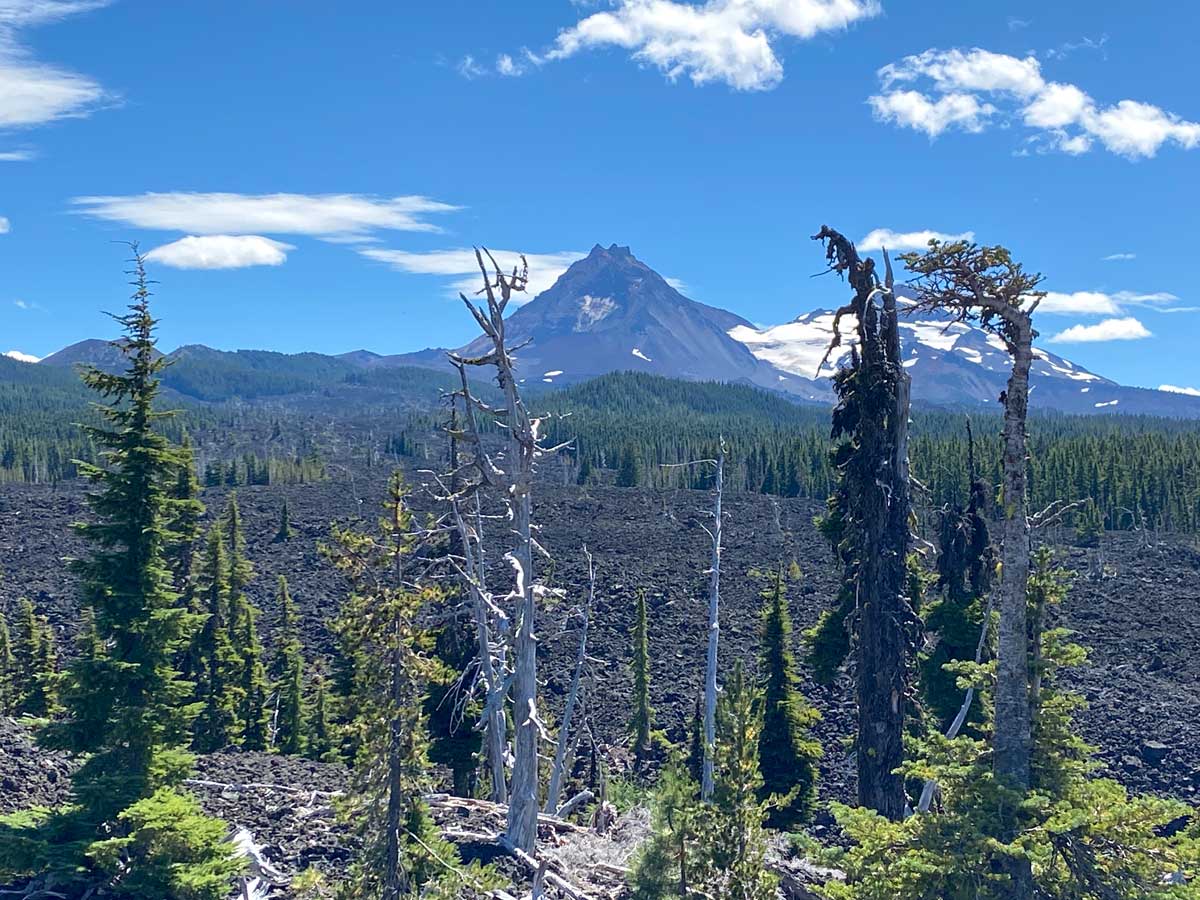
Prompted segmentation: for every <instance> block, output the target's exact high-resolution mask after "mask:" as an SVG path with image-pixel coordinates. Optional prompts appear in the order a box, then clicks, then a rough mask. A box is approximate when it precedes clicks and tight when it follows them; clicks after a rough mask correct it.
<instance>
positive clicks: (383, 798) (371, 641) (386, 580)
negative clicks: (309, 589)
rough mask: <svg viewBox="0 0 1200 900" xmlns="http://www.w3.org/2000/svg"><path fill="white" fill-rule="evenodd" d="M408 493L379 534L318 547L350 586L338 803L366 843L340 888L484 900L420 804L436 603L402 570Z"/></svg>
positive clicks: (392, 500) (349, 536)
mask: <svg viewBox="0 0 1200 900" xmlns="http://www.w3.org/2000/svg"><path fill="white" fill-rule="evenodd" d="M407 494H408V489H407V487H406V486H405V484H404V480H403V478H402V476H401V475H400V473H398V472H397V473H396V474H395V475H394V476H393V477H392V479H391V481H390V482H389V485H388V495H387V499H386V501H385V503H384V509H385V515H384V517H383V518H382V519H381V520H380V523H379V534H378V535H374V534H365V533H359V532H355V531H353V530H351V529H348V528H340V527H335V528H334V544H333V546H331V547H329V548H325V550H326V553H327V554H328V555H329V556H330V558H331V559H332V560H333V561H334V563H335V565H337V567H338V568H339V569H340V570H341V571H343V572H344V573H345V574H346V575H347V577H348V578H349V579H350V581H351V584H352V585H353V593H352V594H351V595H350V597H349V598H348V599H347V600H346V602H345V604H344V605H343V607H342V612H341V614H340V615H339V617H338V620H337V623H336V628H337V631H338V634H339V636H340V638H341V640H342V644H343V646H344V647H345V648H347V650H348V651H349V652H350V653H351V654H352V655H353V656H354V659H355V677H354V684H353V702H354V706H353V708H354V710H355V716H356V719H355V723H354V724H355V728H356V730H357V731H358V732H359V734H360V735H361V745H360V747H359V751H358V755H357V757H356V759H355V761H354V767H353V773H352V786H351V790H350V795H349V797H348V799H347V803H346V806H345V813H346V816H347V819H348V821H349V822H350V823H352V825H353V826H354V828H355V830H356V831H357V833H358V834H359V835H360V837H361V838H362V840H363V849H362V852H361V854H360V856H359V859H358V860H357V861H356V863H355V864H354V865H353V866H352V867H351V871H350V873H349V877H348V885H347V888H346V891H345V896H346V897H347V898H353V900H360V898H361V900H377V898H382V900H397V898H401V897H409V896H414V895H420V896H423V897H424V896H445V897H447V898H449V897H464V898H467V897H474V896H485V895H486V892H487V891H488V890H489V889H490V887H491V886H492V883H491V880H490V877H489V876H488V874H487V873H485V872H483V871H482V870H481V869H480V868H479V867H478V866H477V865H473V866H471V867H469V868H464V867H462V866H461V863H460V862H459V860H458V854H457V851H456V850H455V849H454V848H453V846H452V845H450V844H448V843H447V842H446V841H445V840H444V839H443V838H442V837H441V835H440V833H439V832H438V831H437V829H436V827H435V826H434V825H433V823H432V820H431V819H430V817H429V812H428V809H427V807H426V805H425V801H424V798H423V793H424V792H425V791H426V790H428V787H429V770H430V765H429V760H428V756H427V750H428V736H427V732H426V725H425V720H424V715H423V710H422V696H423V693H424V691H425V688H426V685H427V684H428V681H429V679H430V677H431V676H433V675H434V674H435V672H436V669H437V662H436V660H434V659H432V658H431V657H430V656H428V655H427V653H426V652H425V650H424V649H423V643H424V641H423V635H422V632H421V627H420V624H419V619H420V615H421V611H422V610H423V609H424V608H426V607H427V606H429V605H432V604H436V603H439V602H440V601H441V599H442V598H441V592H440V591H439V590H438V589H436V588H434V587H430V586H425V585H420V584H417V583H415V582H414V581H413V580H412V579H411V578H410V577H409V576H408V574H407V572H406V570H405V564H406V562H407V560H408V558H409V557H410V556H411V555H412V554H413V553H414V552H415V551H416V549H417V540H416V536H415V534H414V528H413V517H412V513H411V512H410V511H409V509H408V506H407V499H406V498H407ZM452 891H453V893H452Z"/></svg>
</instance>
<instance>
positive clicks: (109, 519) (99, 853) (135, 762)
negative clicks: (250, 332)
mask: <svg viewBox="0 0 1200 900" xmlns="http://www.w3.org/2000/svg"><path fill="white" fill-rule="evenodd" d="M133 274H134V281H133V284H134V286H135V293H134V294H133V299H132V302H131V303H130V306H129V308H128V311H127V313H126V314H125V315H122V316H117V317H116V319H117V321H118V322H119V323H120V324H121V325H122V326H123V327H124V329H125V337H124V338H123V339H121V340H119V341H117V342H115V343H114V345H113V346H114V347H115V348H116V349H117V350H118V351H119V352H120V353H121V355H122V356H123V357H124V359H125V363H126V368H125V370H124V371H123V372H109V371H102V370H100V369H96V368H91V369H87V370H85V371H84V372H83V376H82V377H83V380H84V382H85V383H86V384H87V385H88V386H89V387H90V388H92V389H93V390H95V391H96V392H97V393H99V394H100V395H101V397H102V398H103V399H104V401H105V404H104V405H103V406H101V407H100V408H99V411H100V415H101V420H102V421H101V423H100V424H98V425H92V426H85V427H86V430H87V433H88V436H89V437H90V438H91V440H92V441H93V443H94V444H96V445H97V446H98V447H99V448H100V460H101V463H100V464H99V465H91V464H86V463H78V465H79V467H80V471H81V472H82V473H83V474H84V475H85V477H87V478H88V479H89V480H90V481H91V482H92V483H93V484H94V485H95V486H96V487H95V490H94V491H92V492H91V493H89V495H88V498H87V499H88V505H89V506H90V507H91V510H92V513H93V516H92V519H91V521H88V522H85V523H79V524H78V525H76V529H77V530H78V532H79V534H80V535H81V536H82V537H83V538H84V539H85V540H86V541H89V542H90V543H91V544H92V545H93V547H94V551H93V553H92V554H91V555H90V556H88V557H87V558H84V559H79V560H77V561H75V562H74V563H73V564H72V568H73V569H74V571H75V572H76V573H77V574H78V576H79V578H80V582H81V586H82V594H83V598H82V599H83V603H84V605H85V606H87V607H90V608H91V610H92V612H93V614H94V629H95V639H94V641H92V647H93V648H94V651H95V652H86V653H81V654H79V655H77V656H76V657H75V659H74V660H73V662H72V664H71V666H70V668H69V670H68V672H67V674H66V677H65V679H64V684H63V691H62V700H63V706H64V709H63V713H62V715H61V716H59V717H58V718H56V720H55V721H53V722H52V723H51V724H50V725H49V726H48V727H47V728H46V729H44V730H43V732H42V733H41V736H40V737H41V740H42V742H43V743H44V744H45V745H47V746H49V747H53V748H57V749H63V750H67V751H70V752H72V753H75V754H79V755H80V756H81V757H82V764H81V765H80V766H79V767H78V768H77V769H76V770H75V772H74V774H73V775H72V779H71V788H72V802H71V805H70V806H68V807H66V808H64V809H63V810H61V811H59V812H58V813H55V814H45V813H41V814H35V815H33V816H25V817H24V818H22V819H20V820H17V821H15V822H14V821H12V820H10V821H9V822H8V823H6V824H7V827H6V828H5V829H3V831H4V833H3V834H0V879H3V880H4V881H5V883H11V882H12V880H13V879H14V878H15V877H17V876H19V875H25V876H31V877H32V878H33V885H34V890H33V893H35V894H37V893H45V894H50V893H58V894H59V895H60V896H71V897H73V896H78V895H86V896H92V895H117V896H125V897H158V898H163V900H185V898H186V900H221V898H224V897H225V896H226V895H227V894H228V892H229V890H230V887H231V886H232V884H231V882H232V875H233V874H234V872H235V871H236V870H237V869H238V868H239V866H240V863H238V862H235V861H234V859H233V855H232V852H231V847H230V845H229V844H228V843H226V842H225V841H224V840H223V839H222V834H223V833H224V830H225V826H224V825H223V824H222V823H220V822H218V821H216V820H213V819H209V818H208V817H206V816H204V815H203V814H202V813H201V812H200V810H199V806H198V804H197V803H196V801H195V799H194V798H193V797H192V796H191V795H190V794H187V793H185V792H183V791H182V790H181V789H180V784H181V782H182V781H183V779H184V778H185V777H186V776H187V774H188V773H189V771H190V769H191V764H192V757H191V755H190V754H188V753H187V751H186V750H185V749H184V744H185V743H186V741H187V739H188V734H189V730H190V724H191V718H192V716H193V715H194V714H195V712H196V709H195V707H194V705H192V704H190V703H189V700H190V697H191V693H192V686H191V685H190V684H188V683H187V682H184V681H183V680H182V679H181V678H180V677H179V673H178V671H177V670H176V669H175V667H174V660H175V658H176V654H177V653H178V652H179V651H180V650H181V649H182V646H183V645H184V643H185V642H186V641H187V640H188V639H189V638H190V637H191V635H192V634H193V632H194V631H195V629H196V628H198V627H199V625H200V622H199V620H198V617H196V616H195V615H193V614H191V613H190V612H188V611H187V610H185V609H183V608H181V607H180V606H179V605H178V602H177V601H178V595H177V594H176V593H175V592H174V591H173V590H172V589H171V571H170V568H169V567H168V565H167V560H166V556H165V549H166V547H167V546H168V545H169V544H170V543H171V541H172V540H173V537H174V536H173V535H172V533H171V532H170V531H169V529H168V524H169V523H170V522H171V521H172V519H173V511H174V510H173V506H172V503H173V501H172V500H171V498H170V488H171V482H172V479H173V478H174V477H175V474H176V472H177V471H178V467H179V464H180V457H179V452H178V450H177V449H176V448H174V447H172V446H171V445H170V443H169V442H168V441H167V439H166V438H165V437H164V436H163V435H162V433H161V431H160V430H159V429H158V428H157V425H158V424H159V422H160V421H161V420H162V419H163V418H164V416H165V415H167V414H165V413H161V412H158V411H156V410H155V408H154V402H155V398H156V396H157V394H158V389H159V373H160V372H161V370H162V368H163V366H164V365H166V361H165V359H164V358H163V357H162V355H161V354H159V353H158V351H157V350H156V349H155V346H154V343H155V342H154V328H155V320H154V318H153V317H152V316H151V313H150V307H149V297H150V291H149V287H148V285H149V282H148V280H147V278H146V274H145V269H144V266H143V260H142V258H141V256H140V255H138V254H137V253H136V247H135V269H134V273H133ZM14 848H19V849H20V851H21V852H20V853H17V854H14V853H13V850H14ZM51 884H52V885H53V886H54V887H53V888H52V889H51V888H48V887H46V886H47V885H51Z"/></svg>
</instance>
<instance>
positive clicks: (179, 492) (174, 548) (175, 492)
mask: <svg viewBox="0 0 1200 900" xmlns="http://www.w3.org/2000/svg"><path fill="white" fill-rule="evenodd" d="M170 496H171V500H172V501H173V503H172V509H171V521H170V523H169V526H168V527H169V528H170V531H171V534H172V538H171V540H170V542H169V543H168V544H167V545H166V547H165V549H164V553H165V555H166V558H167V565H168V566H170V568H171V575H172V578H173V579H174V584H175V590H176V591H178V592H179V595H180V599H179V602H180V605H181V606H183V607H184V608H185V609H187V608H189V607H190V606H191V602H192V596H193V594H194V592H195V583H196V575H195V566H194V564H195V557H196V554H197V552H198V551H199V548H200V533H201V528H200V520H201V519H202V518H203V517H204V503H203V502H201V500H200V482H199V480H198V479H197V477H196V457H195V454H194V453H193V451H192V440H191V438H190V437H188V435H187V434H186V433H185V434H184V436H183V440H182V442H181V443H180V445H179V466H178V470H177V472H176V473H175V484H174V487H173V488H172V490H171V492H170Z"/></svg>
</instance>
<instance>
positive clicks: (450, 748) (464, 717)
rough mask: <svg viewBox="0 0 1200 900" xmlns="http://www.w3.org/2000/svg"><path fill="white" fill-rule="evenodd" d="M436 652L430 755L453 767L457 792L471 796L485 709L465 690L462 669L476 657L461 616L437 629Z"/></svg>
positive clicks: (429, 708) (428, 707) (428, 709)
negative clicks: (436, 662) (477, 723)
mask: <svg viewBox="0 0 1200 900" xmlns="http://www.w3.org/2000/svg"><path fill="white" fill-rule="evenodd" d="M434 655H435V656H436V657H437V659H438V661H439V662H440V663H441V666H440V670H439V671H437V672H435V673H434V675H433V677H432V678H431V680H430V683H429V687H428V693H427V696H426V698H425V716H426V721H427V723H428V728H429V737H430V744H429V759H430V761H431V762H434V763H437V764H438V765H442V766H445V767H446V768H448V769H449V770H450V775H451V779H452V788H453V791H454V794H455V795H456V796H459V797H470V796H472V794H473V793H474V787H475V779H476V774H477V772H478V768H479V750H480V747H481V746H482V744H483V735H482V734H481V733H480V732H479V730H478V729H476V728H475V723H476V722H478V721H479V716H480V714H481V713H482V711H483V709H482V706H481V705H480V703H479V702H478V701H477V700H475V699H473V698H471V697H470V696H468V695H467V694H466V689H465V688H464V684H463V673H464V672H465V671H466V670H467V669H468V667H469V666H470V665H471V664H472V662H473V661H474V659H475V644H474V642H473V641H472V637H471V635H470V634H469V633H468V629H467V628H466V627H465V623H464V621H463V620H462V619H461V618H458V617H455V618H452V619H451V621H450V622H449V623H448V624H446V625H445V626H444V627H443V628H441V629H439V630H438V632H437V634H436V636H435V641H434Z"/></svg>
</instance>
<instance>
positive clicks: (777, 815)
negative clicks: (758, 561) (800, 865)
mask: <svg viewBox="0 0 1200 900" xmlns="http://www.w3.org/2000/svg"><path fill="white" fill-rule="evenodd" d="M763 596H764V598H765V599H766V601H767V602H766V606H765V607H764V609H763V624H762V656H761V661H760V664H759V673H760V678H761V679H762V706H763V730H762V739H761V740H760V741H759V744H758V763H759V769H760V771H761V773H762V779H763V786H762V788H761V790H760V791H759V795H760V797H761V798H762V799H763V800H766V799H768V798H770V797H772V796H774V795H778V796H779V797H780V798H781V800H780V801H779V802H780V804H781V805H778V806H775V807H774V808H773V809H772V810H771V814H770V816H769V819H768V821H769V823H770V825H771V827H772V828H783V829H788V828H791V827H792V826H794V825H797V824H799V823H801V822H803V821H805V820H806V819H807V818H808V817H809V816H810V815H811V814H812V807H813V802H814V801H815V800H816V784H817V762H818V760H820V758H821V745H820V743H819V742H818V741H816V740H815V739H814V738H813V737H812V734H811V729H812V727H813V726H814V725H815V724H816V723H817V722H818V721H820V719H821V714H820V713H819V712H817V710H816V709H815V708H814V707H813V706H812V705H811V704H809V702H808V701H807V700H806V699H805V698H804V695H803V694H801V693H800V688H799V684H800V679H799V678H798V677H797V675H796V664H795V660H794V659H793V657H792V620H791V616H790V615H789V613H788V607H787V592H786V588H785V586H784V581H783V573H782V572H780V573H778V574H777V575H776V576H775V577H774V579H773V580H772V583H771V584H770V585H769V586H768V588H767V590H766V591H764V592H763Z"/></svg>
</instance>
